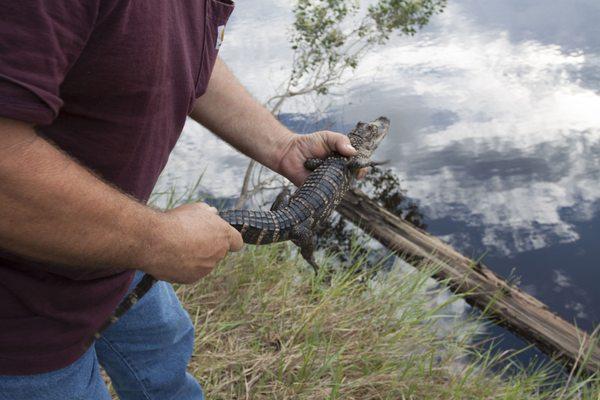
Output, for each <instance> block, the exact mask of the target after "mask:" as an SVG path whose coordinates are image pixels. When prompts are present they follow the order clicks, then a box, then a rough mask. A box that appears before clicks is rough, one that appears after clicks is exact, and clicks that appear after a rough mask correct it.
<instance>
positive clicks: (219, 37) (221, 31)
mask: <svg viewBox="0 0 600 400" xmlns="http://www.w3.org/2000/svg"><path fill="white" fill-rule="evenodd" d="M223 39H225V25H219V27H218V28H217V44H216V46H215V49H217V50H219V48H220V47H221V43H223Z"/></svg>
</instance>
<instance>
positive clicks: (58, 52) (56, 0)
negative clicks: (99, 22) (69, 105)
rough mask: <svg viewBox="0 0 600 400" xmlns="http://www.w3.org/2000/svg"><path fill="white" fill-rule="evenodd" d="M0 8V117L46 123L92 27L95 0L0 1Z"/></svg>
mask: <svg viewBox="0 0 600 400" xmlns="http://www.w3.org/2000/svg"><path fill="white" fill-rule="evenodd" d="M98 1H99V0H98ZM0 10H2V11H1V12H0V14H1V16H0V117H5V118H12V119H17V120H20V121H25V122H30V123H33V124H36V125H47V124H50V123H51V122H52V121H53V120H54V118H56V116H57V115H58V112H59V110H60V108H61V107H62V105H63V101H62V99H61V98H60V86H61V84H62V82H63V80H64V79H65V76H66V75H67V73H68V71H69V68H70V67H71V66H72V65H73V63H74V62H75V61H76V60H77V58H78V57H79V54H80V53H81V51H82V50H83V48H84V47H85V45H86V42H87V40H88V38H89V36H90V34H91V32H92V30H93V29H94V24H95V22H96V16H97V12H98V3H97V2H96V1H90V0H85V1H82V0H51V1H48V0H26V1H15V0H0Z"/></svg>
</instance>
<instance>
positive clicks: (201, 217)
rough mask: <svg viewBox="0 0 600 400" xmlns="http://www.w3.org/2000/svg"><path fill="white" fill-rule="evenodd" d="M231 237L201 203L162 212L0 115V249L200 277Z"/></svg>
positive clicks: (232, 243)
mask: <svg viewBox="0 0 600 400" xmlns="http://www.w3.org/2000/svg"><path fill="white" fill-rule="evenodd" d="M241 245H242V242H241V237H240V236H239V233H238V232H237V231H236V230H235V229H233V228H231V227H230V226H229V225H228V224H227V223H226V222H225V221H223V220H222V219H220V218H219V217H218V216H217V215H216V214H215V212H214V210H211V208H210V207H208V206H207V205H202V204H199V205H188V206H183V207H180V208H177V209H174V210H172V211H170V212H167V213H162V212H159V211H156V210H153V209H151V208H149V207H147V206H145V205H142V204H140V203H138V202H137V201H135V200H134V199H132V198H130V197H128V196H126V195H125V194H123V193H121V192H119V191H118V190H116V189H114V188H112V187H110V186H109V185H108V184H106V183H104V182H103V181H101V180H100V179H98V178H97V177H95V176H94V175H93V174H92V173H90V172H89V171H88V170H86V169H85V168H84V167H82V166H80V165H79V164H78V163H77V162H75V161H74V160H73V159H71V158H70V157H68V156H67V155H65V154H64V153H62V152H61V151H60V150H58V149H57V148H55V147H54V146H52V145H51V144H50V143H48V142H47V141H46V140H44V139H43V138H41V137H39V136H38V135H37V134H36V133H35V131H34V130H33V128H32V127H31V126H30V125H28V124H25V123H22V122H17V121H14V120H8V119H2V118H0V247H1V248H2V249H3V250H7V251H10V252H13V253H15V254H18V255H20V256H23V257H27V258H32V259H36V260H39V261H43V262H51V263H58V264H62V265H68V266H73V267H74V268H75V267H79V268H95V269H103V268H124V269H128V268H136V269H141V270H143V271H145V272H148V273H151V274H153V275H155V276H156V277H157V278H159V279H165V280H170V281H177V282H192V281H195V280H196V279H198V278H199V277H201V276H203V275H206V274H207V273H208V272H209V271H210V270H211V269H212V267H214V265H215V264H216V262H217V261H218V260H220V259H221V258H222V257H223V256H224V255H225V254H226V253H227V251H228V250H230V249H231V250H236V249H239V248H240V247H241Z"/></svg>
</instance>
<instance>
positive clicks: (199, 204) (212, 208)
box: [196, 203, 219, 214]
mask: <svg viewBox="0 0 600 400" xmlns="http://www.w3.org/2000/svg"><path fill="white" fill-rule="evenodd" d="M196 204H197V205H198V207H202V208H204V209H205V210H206V211H210V212H211V213H213V214H218V213H219V210H217V209H216V208H215V207H213V206H209V205H208V204H206V203H196Z"/></svg>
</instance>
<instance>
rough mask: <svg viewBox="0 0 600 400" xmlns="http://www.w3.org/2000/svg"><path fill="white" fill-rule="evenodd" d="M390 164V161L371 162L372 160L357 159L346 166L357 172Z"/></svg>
mask: <svg viewBox="0 0 600 400" xmlns="http://www.w3.org/2000/svg"><path fill="white" fill-rule="evenodd" d="M388 163H389V161H371V160H365V159H362V158H357V159H353V160H350V161H348V164H346V167H348V169H350V170H352V171H356V170H359V169H361V168H370V167H377V166H379V165H385V164H388Z"/></svg>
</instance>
